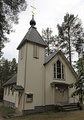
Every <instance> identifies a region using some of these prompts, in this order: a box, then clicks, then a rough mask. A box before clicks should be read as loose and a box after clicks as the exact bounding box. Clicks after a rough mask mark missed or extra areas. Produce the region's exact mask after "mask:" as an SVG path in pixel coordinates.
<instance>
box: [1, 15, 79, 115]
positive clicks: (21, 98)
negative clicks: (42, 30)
mask: <svg viewBox="0 0 84 120" xmlns="http://www.w3.org/2000/svg"><path fill="white" fill-rule="evenodd" d="M35 25H36V22H35V20H34V15H32V20H31V21H30V28H29V30H28V32H27V33H26V35H25V36H24V38H23V40H22V41H21V43H20V44H19V46H18V47H17V49H18V51H19V59H18V72H17V75H15V76H13V77H12V78H11V79H10V80H8V81H7V82H6V83H5V84H4V85H3V87H4V98H3V101H4V105H5V106H7V107H13V108H15V110H16V112H17V113H20V114H22V115H24V114H30V113H36V112H43V111H45V110H52V109H53V108H54V107H55V105H57V104H67V103H73V102H76V99H75V98H73V97H71V94H72V93H73V91H74V90H75V88H69V85H70V84H71V83H75V82H76V80H77V75H76V73H75V71H74V69H73V68H72V66H71V65H70V63H69V62H68V60H67V59H66V57H65V56H64V54H63V53H62V51H61V50H58V51H55V52H54V53H52V54H51V55H49V56H47V57H45V48H46V47H47V45H46V43H45V42H44V40H43V39H42V37H41V35H40V34H39V32H38V31H37V29H36V27H35Z"/></svg>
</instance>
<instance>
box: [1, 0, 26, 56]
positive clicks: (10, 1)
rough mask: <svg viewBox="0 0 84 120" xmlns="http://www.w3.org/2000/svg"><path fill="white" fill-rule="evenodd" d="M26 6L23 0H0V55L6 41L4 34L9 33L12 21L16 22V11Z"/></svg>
mask: <svg viewBox="0 0 84 120" xmlns="http://www.w3.org/2000/svg"><path fill="white" fill-rule="evenodd" d="M26 7H27V4H26V2H25V0H0V57H1V55H2V49H3V48H4V43H6V42H8V38H7V37H6V34H10V32H11V31H12V23H18V13H19V12H21V11H23V10H25V9H26Z"/></svg>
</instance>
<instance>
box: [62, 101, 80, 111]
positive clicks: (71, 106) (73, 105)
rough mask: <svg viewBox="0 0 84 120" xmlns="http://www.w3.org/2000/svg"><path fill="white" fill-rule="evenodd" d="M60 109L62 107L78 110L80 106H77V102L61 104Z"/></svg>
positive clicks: (65, 109) (68, 109)
mask: <svg viewBox="0 0 84 120" xmlns="http://www.w3.org/2000/svg"><path fill="white" fill-rule="evenodd" d="M62 109H63V110H64V111H74V110H80V108H79V107H78V106H77V104H75V103H73V104H65V105H62Z"/></svg>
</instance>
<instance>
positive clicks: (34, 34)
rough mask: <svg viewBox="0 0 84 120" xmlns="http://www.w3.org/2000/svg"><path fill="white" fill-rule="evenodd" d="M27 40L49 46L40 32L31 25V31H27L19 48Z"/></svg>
mask: <svg viewBox="0 0 84 120" xmlns="http://www.w3.org/2000/svg"><path fill="white" fill-rule="evenodd" d="M26 42H31V43H34V44H38V45H41V46H43V47H47V44H46V43H45V42H44V40H43V39H42V37H41V35H40V34H39V33H38V31H37V30H36V28H35V27H30V28H29V31H28V32H27V33H26V35H25V37H24V38H23V40H22V41H21V43H20V44H19V46H18V47H17V49H20V48H21V47H22V46H23V45H24V44H25V43H26Z"/></svg>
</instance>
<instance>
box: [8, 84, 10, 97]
mask: <svg viewBox="0 0 84 120" xmlns="http://www.w3.org/2000/svg"><path fill="white" fill-rule="evenodd" d="M8 95H10V86H9V87H8Z"/></svg>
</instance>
